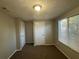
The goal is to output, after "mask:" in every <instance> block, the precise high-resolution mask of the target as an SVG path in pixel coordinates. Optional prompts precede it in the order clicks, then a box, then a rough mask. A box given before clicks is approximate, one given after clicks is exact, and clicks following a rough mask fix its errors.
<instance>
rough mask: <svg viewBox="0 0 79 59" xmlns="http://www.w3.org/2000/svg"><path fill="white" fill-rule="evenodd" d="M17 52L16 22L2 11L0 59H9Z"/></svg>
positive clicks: (0, 14)
mask: <svg viewBox="0 0 79 59" xmlns="http://www.w3.org/2000/svg"><path fill="white" fill-rule="evenodd" d="M15 50H16V29H15V20H14V19H13V18H11V17H9V16H8V15H6V14H4V13H3V12H1V11H0V59H8V57H9V56H10V55H11V54H12V53H13V52H14V51H15Z"/></svg>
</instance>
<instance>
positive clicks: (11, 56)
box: [8, 50, 17, 59]
mask: <svg viewBox="0 0 79 59" xmlns="http://www.w3.org/2000/svg"><path fill="white" fill-rule="evenodd" d="M16 52H17V50H15V51H14V52H13V53H12V54H11V55H10V56H9V57H8V59H10V58H11V57H12V56H13V55H14V54H15V53H16Z"/></svg>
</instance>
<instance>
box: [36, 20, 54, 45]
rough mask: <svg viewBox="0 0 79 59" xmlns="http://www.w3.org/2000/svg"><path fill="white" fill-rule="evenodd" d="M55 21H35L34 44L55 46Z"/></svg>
mask: <svg viewBox="0 0 79 59" xmlns="http://www.w3.org/2000/svg"><path fill="white" fill-rule="evenodd" d="M53 30H54V28H53V21H34V44H35V45H54V37H53V35H54V33H53Z"/></svg>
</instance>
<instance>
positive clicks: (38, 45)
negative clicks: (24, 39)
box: [34, 44, 55, 46]
mask: <svg viewBox="0 0 79 59" xmlns="http://www.w3.org/2000/svg"><path fill="white" fill-rule="evenodd" d="M51 45H55V44H42V45H37V44H34V46H51Z"/></svg>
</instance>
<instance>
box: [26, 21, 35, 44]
mask: <svg viewBox="0 0 79 59" xmlns="http://www.w3.org/2000/svg"><path fill="white" fill-rule="evenodd" d="M25 30H26V43H34V41H33V21H26V22H25Z"/></svg>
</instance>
